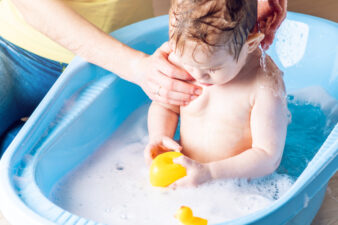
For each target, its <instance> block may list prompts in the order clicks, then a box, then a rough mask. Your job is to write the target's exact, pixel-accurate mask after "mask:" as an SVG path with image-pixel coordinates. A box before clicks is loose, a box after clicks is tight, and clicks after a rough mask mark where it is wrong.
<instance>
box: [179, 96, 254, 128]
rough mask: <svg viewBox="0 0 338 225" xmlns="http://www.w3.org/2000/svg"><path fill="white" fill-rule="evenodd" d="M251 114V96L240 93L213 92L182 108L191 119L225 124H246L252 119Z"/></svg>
mask: <svg viewBox="0 0 338 225" xmlns="http://www.w3.org/2000/svg"><path fill="white" fill-rule="evenodd" d="M250 113H251V104H250V96H249V95H248V94H246V93H245V92H239V91H237V92H230V91H222V90H221V91H219V90H214V91H212V90H211V91H208V92H205V93H203V95H201V96H200V97H198V98H197V99H196V100H194V101H192V102H191V103H190V104H189V105H188V106H186V107H182V108H181V114H184V115H185V116H188V117H191V118H200V119H202V118H205V119H208V120H218V121H225V122H226V121H228V122H232V121H234V122H236V121H240V122H246V121H247V120H249V118H250Z"/></svg>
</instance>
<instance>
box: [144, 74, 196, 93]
mask: <svg viewBox="0 0 338 225" xmlns="http://www.w3.org/2000/svg"><path fill="white" fill-rule="evenodd" d="M161 75H162V76H160V75H159V74H157V76H156V75H155V76H152V77H151V78H150V79H151V80H152V81H154V82H155V83H157V84H159V85H161V87H162V88H164V89H166V90H168V91H175V92H179V93H184V94H189V95H200V94H201V93H202V87H199V86H196V85H193V84H190V83H187V82H184V81H181V80H176V79H172V78H169V77H167V76H165V75H164V74H162V73H161Z"/></svg>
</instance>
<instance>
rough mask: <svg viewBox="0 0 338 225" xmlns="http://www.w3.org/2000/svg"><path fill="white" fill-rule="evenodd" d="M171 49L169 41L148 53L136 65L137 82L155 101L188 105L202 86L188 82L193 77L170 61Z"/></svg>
mask: <svg viewBox="0 0 338 225" xmlns="http://www.w3.org/2000/svg"><path fill="white" fill-rule="evenodd" d="M170 52H171V49H170V47H169V45H168V43H167V42H165V43H164V44H163V45H162V46H161V47H159V48H158V49H157V50H156V51H155V52H154V54H153V55H146V56H145V57H143V58H142V59H141V60H139V61H138V63H137V65H136V66H135V69H136V70H135V73H137V77H138V79H137V81H136V83H137V84H138V85H139V86H140V87H141V88H142V89H143V90H144V92H145V93H146V94H147V95H148V96H149V97H150V98H151V99H152V100H154V101H157V102H160V103H165V104H171V105H187V104H188V103H189V102H190V101H191V100H193V99H195V98H196V97H197V96H199V95H200V94H201V93H202V88H201V87H198V86H196V85H193V84H190V83H187V82H186V81H189V80H193V78H192V77H191V76H190V75H189V74H188V73H187V72H186V71H185V70H183V69H181V68H179V67H177V66H175V65H174V64H172V63H170V62H169V61H168V56H169V54H170Z"/></svg>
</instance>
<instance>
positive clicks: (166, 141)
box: [162, 137, 182, 152]
mask: <svg viewBox="0 0 338 225" xmlns="http://www.w3.org/2000/svg"><path fill="white" fill-rule="evenodd" d="M162 145H163V146H164V147H166V148H168V149H171V150H174V151H176V152H180V151H182V146H181V145H179V144H178V143H177V142H176V141H174V140H173V139H171V138H169V137H163V139H162Z"/></svg>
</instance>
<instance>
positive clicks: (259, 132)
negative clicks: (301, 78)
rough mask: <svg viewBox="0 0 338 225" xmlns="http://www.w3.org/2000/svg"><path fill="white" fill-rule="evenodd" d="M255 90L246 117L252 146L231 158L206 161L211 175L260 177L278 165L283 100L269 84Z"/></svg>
mask: <svg viewBox="0 0 338 225" xmlns="http://www.w3.org/2000/svg"><path fill="white" fill-rule="evenodd" d="M280 91H281V90H280ZM257 92H258V93H256V96H255V102H254V105H253V108H252V111H251V118H250V120H251V121H250V126H251V135H252V147H251V148H250V149H248V150H246V151H244V152H242V153H241V154H239V155H236V156H234V157H231V158H228V159H225V160H221V161H217V162H213V163H210V164H209V168H210V173H211V176H212V178H234V177H251V178H254V177H260V176H264V175H267V174H270V173H272V172H274V171H275V170H276V169H277V167H278V166H279V163H280V161H281V157H282V153H283V149H284V144H285V138H286V130H287V124H288V117H287V114H288V110H287V106H286V102H285V100H284V99H283V98H284V96H280V94H281V93H275V92H278V90H273V89H272V88H271V87H265V88H259V90H258V91H257Z"/></svg>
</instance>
